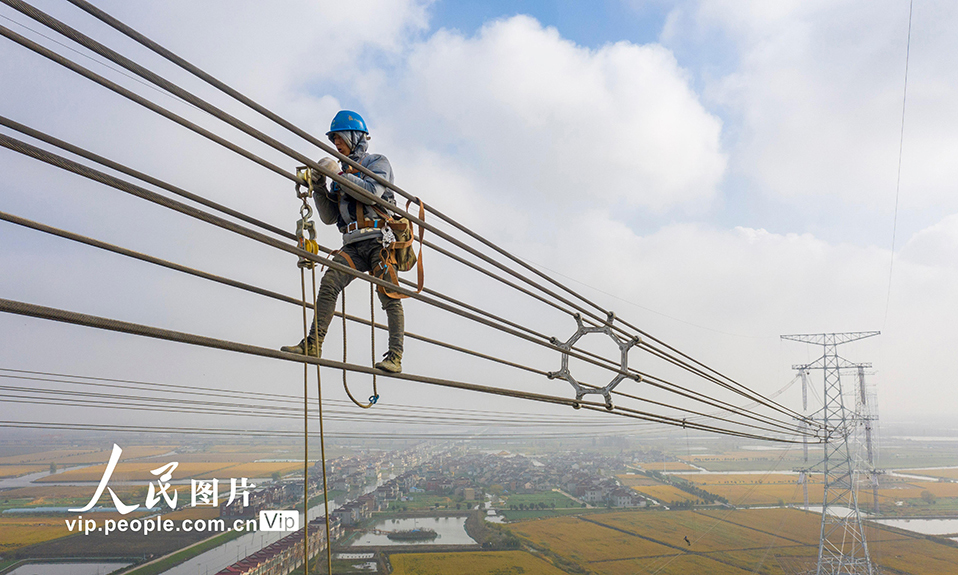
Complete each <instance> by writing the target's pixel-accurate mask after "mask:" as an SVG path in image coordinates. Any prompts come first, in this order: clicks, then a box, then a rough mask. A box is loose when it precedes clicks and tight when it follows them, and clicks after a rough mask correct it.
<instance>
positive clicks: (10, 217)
mask: <svg viewBox="0 0 958 575" xmlns="http://www.w3.org/2000/svg"><path fill="white" fill-rule="evenodd" d="M0 219H3V220H6V221H9V222H11V223H15V224H18V225H22V226H25V227H29V228H32V229H35V230H38V231H43V232H46V233H50V234H53V235H57V236H59V237H63V238H66V239H71V240H74V241H78V242H81V243H85V244H87V245H91V246H94V247H98V248H101V249H104V250H108V251H111V252H114V253H118V254H121V255H126V256H129V257H133V258H135V259H140V260H142V261H146V262H149V263H154V264H156V265H160V266H164V267H168V268H170V269H174V270H177V271H181V272H184V273H188V274H190V275H194V276H197V277H202V278H204V279H208V280H212V281H216V282H218V283H222V284H224V285H229V286H232V287H236V288H239V289H243V290H246V291H250V292H252V293H256V294H259V295H265V296H267V297H271V298H273V299H277V300H279V301H284V302H287V303H290V304H293V305H297V306H302V305H303V302H302V301H300V300H297V299H295V298H292V297H289V296H285V295H282V294H279V293H276V292H272V291H270V290H266V289H263V288H258V287H256V286H251V285H249V284H245V283H242V282H238V281H235V280H230V279H227V278H223V277H221V276H216V275H214V274H210V273H207V272H202V271H199V270H195V269H192V268H188V267H186V266H181V265H179V264H174V263H172V262H168V261H165V260H161V259H159V258H154V257H152V256H147V255H144V254H141V253H138V252H134V251H132V250H127V249H125V248H120V247H118V246H115V245H112V244H108V243H106V242H101V241H99V240H94V239H91V238H87V237H85V236H80V235H78V234H73V233H71V232H66V231H64V230H60V229H58V228H54V227H52V226H47V225H44V224H40V223H37V222H33V221H31V220H27V219H25V218H20V217H18V216H13V215H11V214H7V213H5V212H0ZM334 313H335V315H340V316H341V315H342V314H341V313H339V312H334ZM347 318H348V319H350V320H351V321H354V322H358V323H367V322H366V321H365V320H364V319H362V318H358V317H354V316H347ZM376 327H378V328H379V329H384V330H385V329H386V326H383V325H381V324H376ZM406 335H408V336H409V337H410V338H413V339H417V340H421V341H424V342H426V343H430V344H434V345H438V346H442V347H445V348H447V349H451V350H453V351H458V352H461V353H466V354H469V355H473V356H476V357H479V358H482V359H486V360H490V361H494V362H497V363H500V364H503V365H507V366H510V367H515V368H519V369H523V370H526V371H529V372H531V373H535V374H538V375H542V376H546V375H547V372H545V371H543V370H539V369H536V368H533V367H529V366H525V365H521V364H517V363H514V362H511V361H508V360H505V359H502V358H497V357H493V356H489V355H486V354H482V353H479V352H476V351H473V350H469V349H466V348H461V347H458V346H454V345H452V344H447V343H445V342H441V341H438V340H433V339H431V338H427V337H424V336H420V335H417V334H414V333H407V334H406ZM646 377H647V378H648V379H646V383H648V384H649V385H652V386H654V387H657V388H660V389H663V390H665V391H668V392H671V393H676V394H678V395H680V396H683V397H686V398H688V399H692V400H695V401H699V402H702V403H706V404H707V405H711V406H713V407H717V408H720V409H722V410H723V411H726V412H729V413H733V414H736V415H741V416H745V417H747V418H750V419H753V420H756V421H760V422H763V423H766V424H771V425H773V426H776V427H782V426H781V425H780V424H779V423H778V422H776V421H774V420H770V418H766V417H764V416H756V415H754V414H750V413H747V412H743V411H742V408H738V407H737V406H733V405H730V404H727V405H725V406H723V405H722V404H725V403H726V402H722V401H721V400H717V399H711V398H703V397H699V396H698V395H696V393H697V392H692V393H687V392H686V390H685V389H684V388H681V386H677V385H675V384H669V385H668V386H666V385H662V384H660V383H658V381H656V380H657V378H655V377H654V376H650V375H646ZM673 388H679V390H676V389H673ZM616 394H617V395H621V396H622V397H627V398H630V399H635V400H638V401H645V402H649V403H653V404H655V405H660V406H664V407H669V408H672V409H676V410H679V411H683V412H685V413H689V414H691V415H693V416H709V417H714V418H716V419H719V420H722V421H730V420H727V419H725V418H721V417H717V416H711V415H708V414H703V413H701V412H698V411H693V410H689V409H686V408H680V407H677V406H672V405H668V404H663V403H661V402H654V401H651V400H648V399H645V398H641V397H638V396H634V395H631V394H628V393H625V392H621V391H618V392H616ZM785 429H787V428H785Z"/></svg>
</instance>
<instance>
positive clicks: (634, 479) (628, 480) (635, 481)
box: [616, 474, 664, 487]
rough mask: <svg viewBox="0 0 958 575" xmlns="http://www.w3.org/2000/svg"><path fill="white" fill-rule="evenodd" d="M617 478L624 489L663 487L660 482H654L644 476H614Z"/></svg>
mask: <svg viewBox="0 0 958 575" xmlns="http://www.w3.org/2000/svg"><path fill="white" fill-rule="evenodd" d="M616 477H618V478H619V482H620V483H622V485H625V486H626V487H635V486H637V485H664V483H662V482H661V481H656V480H655V479H652V478H650V477H646V476H645V475H628V474H622V475H616Z"/></svg>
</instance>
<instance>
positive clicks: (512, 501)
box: [504, 491, 579, 508]
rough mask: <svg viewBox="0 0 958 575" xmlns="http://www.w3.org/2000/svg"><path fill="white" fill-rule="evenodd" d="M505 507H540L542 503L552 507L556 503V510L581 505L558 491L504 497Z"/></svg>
mask: <svg viewBox="0 0 958 575" xmlns="http://www.w3.org/2000/svg"><path fill="white" fill-rule="evenodd" d="M504 500H505V506H507V507H508V506H511V505H520V504H522V505H525V506H527V507H528V506H529V505H538V504H540V503H545V504H546V505H547V506H549V507H551V506H552V504H553V503H554V504H555V506H556V508H563V507H579V504H578V503H576V502H575V501H573V500H571V499H569V498H568V497H566V496H565V495H563V494H561V493H558V492H556V491H546V492H543V493H530V494H528V495H525V494H515V495H509V496H507V497H504Z"/></svg>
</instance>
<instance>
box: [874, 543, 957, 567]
mask: <svg viewBox="0 0 958 575" xmlns="http://www.w3.org/2000/svg"><path fill="white" fill-rule="evenodd" d="M873 557H874V558H875V560H876V561H877V562H878V564H879V565H882V566H885V567H889V568H891V569H897V570H898V571H900V572H902V573H909V574H910V575H953V574H954V573H955V566H956V565H958V549H956V548H954V547H949V546H946V545H941V544H938V543H934V542H932V541H927V540H922V539H902V540H898V541H886V542H883V543H882V544H881V547H880V548H878V549H876V550H875V551H874V552H873Z"/></svg>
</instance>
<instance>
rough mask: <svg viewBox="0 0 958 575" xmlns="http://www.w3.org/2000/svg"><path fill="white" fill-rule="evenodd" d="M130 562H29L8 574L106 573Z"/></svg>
mask: <svg viewBox="0 0 958 575" xmlns="http://www.w3.org/2000/svg"><path fill="white" fill-rule="evenodd" d="M127 565H130V563H28V564H27V565H23V566H20V567H17V568H16V569H14V570H13V571H11V572H10V573H9V574H8V575H106V574H107V573H112V572H114V571H116V570H117V569H119V568H121V567H126V566H127Z"/></svg>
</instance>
